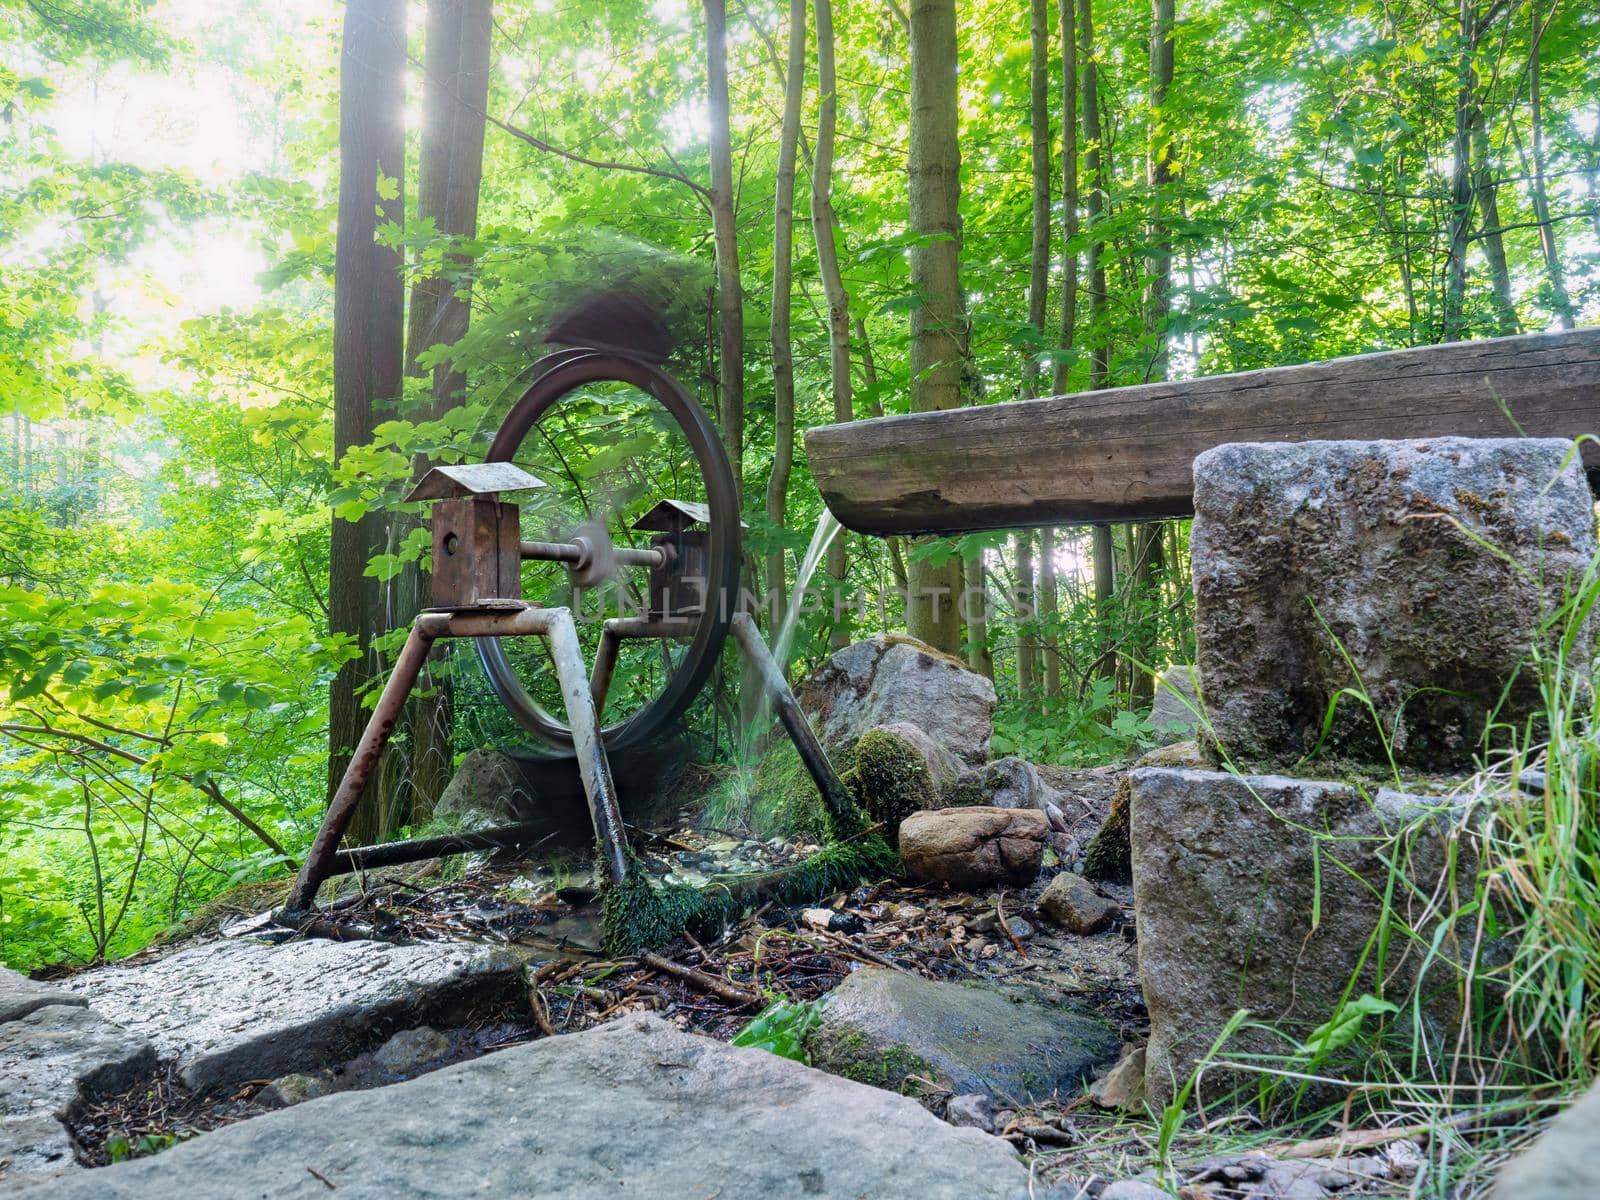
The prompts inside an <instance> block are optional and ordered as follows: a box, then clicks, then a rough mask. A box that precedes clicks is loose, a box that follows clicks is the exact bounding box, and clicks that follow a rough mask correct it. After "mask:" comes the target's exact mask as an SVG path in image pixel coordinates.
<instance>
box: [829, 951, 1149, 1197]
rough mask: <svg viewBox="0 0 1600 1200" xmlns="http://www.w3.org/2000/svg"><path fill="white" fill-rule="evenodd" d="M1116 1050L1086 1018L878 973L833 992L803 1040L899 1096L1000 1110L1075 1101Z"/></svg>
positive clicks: (836, 1068)
mask: <svg viewBox="0 0 1600 1200" xmlns="http://www.w3.org/2000/svg"><path fill="white" fill-rule="evenodd" d="M1117 1044H1118V1039H1117V1036H1116V1033H1115V1032H1114V1031H1113V1030H1112V1029H1111V1027H1110V1026H1109V1025H1107V1024H1106V1023H1105V1022H1103V1021H1102V1020H1100V1019H1099V1018H1098V1017H1096V1016H1093V1015H1091V1014H1089V1013H1086V1012H1081V1011H1076V1010H1073V1009H1071V1008H1066V1007H1046V1006H1044V1005H1041V1004H1036V1003H1033V1002H1031V1001H1026V1000H1018V999H1013V998H1012V997H1010V996H1008V995H1006V994H1004V993H1002V992H999V991H995V990H993V989H992V988H988V987H985V986H983V985H981V984H970V983H943V982H938V981H935V980H931V979H923V978H922V977H921V976H918V975H907V974H905V973H903V972H900V971H893V970H889V969H887V968H883V967H864V968H862V969H861V970H859V971H857V972H855V973H854V974H853V975H850V976H849V977H848V978H846V979H845V981H844V982H843V983H841V984H840V985H839V986H838V987H836V988H834V990H833V991H832V992H831V993H829V996H828V1001H827V1003H826V1004H825V1005H824V1006H823V1009H822V1016H821V1020H820V1021H819V1022H818V1024H817V1026H816V1027H815V1028H814V1029H813V1030H812V1032H811V1033H810V1034H809V1035H807V1038H806V1049H807V1050H808V1051H809V1052H810V1054H811V1061H812V1062H813V1063H814V1064H816V1065H817V1066H819V1067H821V1068H822V1069H823V1070H826V1071H832V1072H834V1073H835V1074H838V1075H845V1076H848V1077H849V1078H851V1079H858V1080H860V1081H861V1082H863V1083H871V1084H873V1085H874V1086H877V1087H884V1088H891V1089H896V1090H904V1091H906V1092H907V1093H908V1094H917V1092H918V1090H919V1089H920V1090H922V1091H926V1090H927V1087H928V1083H931V1084H932V1085H933V1086H934V1087H935V1088H938V1089H942V1090H947V1091H950V1092H954V1093H955V1094H957V1095H967V1094H971V1093H974V1092H981V1093H983V1094H985V1095H987V1096H991V1097H995V1098H997V1099H1005V1100H1010V1101H1026V1100H1032V1099H1039V1098H1042V1097H1045V1096H1049V1095H1050V1094H1052V1093H1053V1092H1058V1091H1059V1092H1062V1093H1071V1092H1076V1091H1077V1090H1078V1089H1079V1087H1081V1086H1082V1084H1083V1081H1084V1080H1085V1079H1087V1078H1088V1077H1089V1075H1090V1074H1091V1073H1092V1072H1093V1071H1094V1069H1095V1068H1096V1067H1097V1066H1099V1065H1101V1064H1102V1063H1105V1062H1108V1061H1110V1059H1111V1058H1112V1056H1113V1055H1115V1054H1116V1052H1117ZM912 1076H916V1077H918V1079H920V1080H926V1081H928V1083H920V1082H918V1080H916V1079H912V1078H910V1077H912ZM898 1194H907V1193H904V1192H902V1193H898Z"/></svg>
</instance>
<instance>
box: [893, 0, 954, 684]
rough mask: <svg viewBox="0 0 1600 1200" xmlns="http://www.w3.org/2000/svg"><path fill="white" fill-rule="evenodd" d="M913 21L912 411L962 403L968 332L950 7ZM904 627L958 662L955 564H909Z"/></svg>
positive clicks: (930, 4) (948, 3)
mask: <svg viewBox="0 0 1600 1200" xmlns="http://www.w3.org/2000/svg"><path fill="white" fill-rule="evenodd" d="M910 22H911V148H910V155H909V164H908V166H909V172H908V173H909V175H910V225H911V233H912V234H913V235H915V236H916V238H917V242H916V243H915V244H914V245H913V246H912V248H911V290H912V292H913V293H914V294H916V295H917V296H918V297H919V298H920V300H921V303H920V304H919V306H918V307H917V308H915V309H913V310H912V313H911V355H910V359H911V407H912V408H913V409H914V410H915V411H917V412H929V411H935V410H939V409H947V408H955V407H956V406H957V405H959V404H960V403H961V365H962V360H963V359H964V358H965V356H966V348H967V327H966V313H965V311H964V306H963V299H962V294H961V273H960V244H961V217H960V208H959V204H960V196H961V144H960V140H959V120H960V118H959V111H958V105H957V84H956V6H955V0H914V3H913V4H912V6H911V13H910ZM909 574H910V579H911V597H910V604H909V605H908V611H907V621H906V624H907V627H908V628H909V630H910V632H911V634H912V636H913V637H917V638H921V639H922V640H923V641H925V642H927V643H928V644H929V645H931V646H933V647H935V648H936V649H939V650H943V651H945V652H946V653H948V654H957V653H959V652H960V648H961V622H960V619H959V614H958V612H957V609H956V602H957V600H958V596H957V593H958V591H959V589H960V584H961V569H960V560H959V559H958V558H957V557H955V556H951V557H950V559H949V560H948V561H947V562H945V563H943V564H941V565H939V566H935V565H933V563H932V562H930V561H929V560H927V559H920V560H916V561H913V562H912V563H911V564H910V572H909Z"/></svg>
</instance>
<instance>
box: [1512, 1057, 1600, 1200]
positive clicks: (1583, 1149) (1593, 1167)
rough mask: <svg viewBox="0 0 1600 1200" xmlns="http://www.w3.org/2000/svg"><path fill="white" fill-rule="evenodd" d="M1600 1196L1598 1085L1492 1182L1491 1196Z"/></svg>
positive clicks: (1562, 1199)
mask: <svg viewBox="0 0 1600 1200" xmlns="http://www.w3.org/2000/svg"><path fill="white" fill-rule="evenodd" d="M1595 1196H1600V1084H1596V1085H1595V1086H1593V1087H1591V1088H1590V1089H1589V1090H1588V1091H1587V1092H1585V1093H1584V1094H1583V1095H1582V1096H1581V1097H1580V1098H1579V1099H1578V1101H1577V1103H1576V1104H1573V1105H1572V1106H1571V1107H1570V1108H1568V1109H1567V1110H1566V1111H1565V1112H1564V1113H1562V1114H1561V1115H1560V1116H1559V1117H1557V1118H1556V1119H1555V1121H1553V1122H1552V1123H1551V1124H1550V1126H1549V1128H1547V1129H1546V1130H1545V1131H1544V1132H1543V1133H1541V1134H1540V1135H1539V1137H1538V1139H1537V1140H1536V1141H1535V1142H1534V1143H1533V1145H1531V1146H1529V1147H1528V1149H1526V1150H1524V1151H1523V1152H1522V1153H1521V1154H1519V1155H1517V1157H1516V1158H1513V1159H1512V1160H1511V1161H1510V1163H1508V1164H1507V1165H1506V1167H1505V1169H1504V1170H1503V1171H1501V1172H1500V1177H1499V1178H1498V1179H1496V1180H1495V1183H1494V1190H1493V1191H1492V1192H1491V1193H1490V1200H1534V1198H1537V1200H1592V1198H1593V1197H1595Z"/></svg>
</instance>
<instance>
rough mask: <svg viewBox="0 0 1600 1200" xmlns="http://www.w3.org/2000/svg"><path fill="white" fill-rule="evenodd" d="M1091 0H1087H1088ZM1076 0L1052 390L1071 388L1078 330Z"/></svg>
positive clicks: (1065, 17) (1068, 22) (1066, 13)
mask: <svg viewBox="0 0 1600 1200" xmlns="http://www.w3.org/2000/svg"><path fill="white" fill-rule="evenodd" d="M1088 2H1089V0H1084V3H1088ZM1076 17H1077V5H1076V2H1075V0H1061V326H1060V329H1061V336H1060V343H1061V344H1060V348H1059V353H1058V354H1057V356H1056V362H1055V371H1054V377H1053V378H1052V380H1051V391H1052V392H1053V393H1054V394H1055V395H1057V396H1060V395H1062V394H1064V393H1065V392H1066V390H1067V377H1068V373H1069V371H1070V370H1071V363H1070V362H1069V361H1068V360H1069V358H1070V354H1071V351H1072V349H1073V347H1074V346H1075V345H1076V337H1077V331H1078V251H1077V249H1076V248H1075V247H1074V246H1073V244H1072V243H1073V242H1074V241H1076V240H1077V237H1078V39H1077V31H1076Z"/></svg>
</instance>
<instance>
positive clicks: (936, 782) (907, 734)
mask: <svg viewBox="0 0 1600 1200" xmlns="http://www.w3.org/2000/svg"><path fill="white" fill-rule="evenodd" d="M873 728H874V729H883V730H887V731H888V732H890V733H893V734H897V735H899V736H900V737H902V738H904V739H905V740H906V742H908V743H909V744H910V745H911V746H912V747H913V748H914V749H915V750H916V752H917V753H918V754H919V755H921V756H922V761H923V764H924V765H925V766H926V767H927V768H928V781H929V782H930V783H931V784H932V785H933V794H934V796H935V797H939V796H943V795H944V794H945V793H946V792H947V791H949V790H950V788H951V786H952V785H953V784H954V783H955V781H956V780H957V779H958V778H960V776H961V773H962V772H963V771H965V770H966V769H967V764H966V763H964V762H962V761H961V760H960V759H959V758H957V757H956V756H955V754H954V752H952V751H951V750H948V749H946V748H945V747H944V746H943V745H942V744H940V743H939V742H936V741H934V740H933V738H931V737H929V736H928V734H927V733H926V732H924V731H923V729H922V728H921V726H918V725H913V724H912V723H911V722H910V721H893V722H891V723H890V724H888V725H875V726H873ZM868 732H871V731H870V730H869V731H868ZM863 736H865V735H863ZM858 745H859V743H858Z"/></svg>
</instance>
